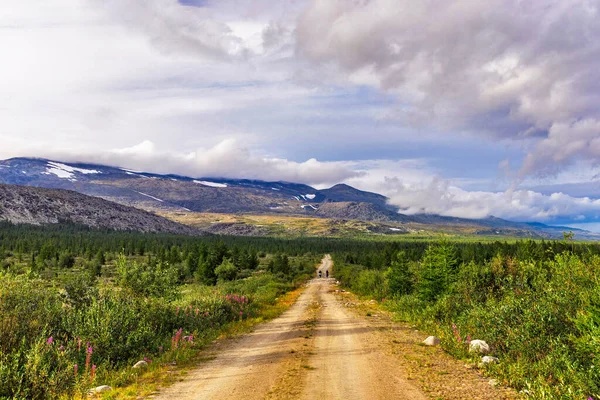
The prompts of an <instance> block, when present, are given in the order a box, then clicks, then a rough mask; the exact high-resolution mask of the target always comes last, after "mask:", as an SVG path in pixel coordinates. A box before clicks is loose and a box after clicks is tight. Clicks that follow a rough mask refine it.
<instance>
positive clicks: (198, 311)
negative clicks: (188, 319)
mask: <svg viewBox="0 0 600 400" xmlns="http://www.w3.org/2000/svg"><path fill="white" fill-rule="evenodd" d="M198 313H200V310H199V309H198V308H196V317H197V316H198Z"/></svg>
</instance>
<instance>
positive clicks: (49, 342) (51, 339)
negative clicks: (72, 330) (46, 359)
mask: <svg viewBox="0 0 600 400" xmlns="http://www.w3.org/2000/svg"><path fill="white" fill-rule="evenodd" d="M52 343H54V338H53V337H52V336H50V337H49V338H48V340H46V344H48V345H50V344H52Z"/></svg>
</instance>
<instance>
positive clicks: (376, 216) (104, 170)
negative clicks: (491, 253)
mask: <svg viewBox="0 0 600 400" xmlns="http://www.w3.org/2000/svg"><path fill="white" fill-rule="evenodd" d="M0 183H5V184H14V185H24V186H34V187H41V188H50V189H67V190H71V191H75V192H79V193H82V194H85V195H89V196H94V197H101V198H103V199H106V200H110V201H112V202H116V203H120V204H123V205H127V206H133V207H137V208H141V209H144V210H150V211H153V212H157V211H158V212H183V213H185V212H203V213H223V214H262V215H285V216H313V217H321V218H333V219H345V220H358V221H369V222H375V223H384V224H392V225H391V226H392V227H393V228H394V229H393V230H391V232H406V231H414V229H412V230H411V228H410V227H409V226H408V225H410V224H416V225H418V228H415V229H417V230H419V229H426V228H427V227H432V228H433V229H435V230H437V231H443V230H444V227H452V228H456V229H459V230H464V231H468V232H469V233H470V234H476V235H488V236H495V235H496V236H521V237H533V238H561V237H562V231H564V230H566V229H568V230H573V231H575V230H574V229H571V228H564V227H551V226H547V225H544V224H539V223H535V224H534V223H522V222H512V221H507V220H503V219H501V218H496V217H491V216H490V217H488V218H484V219H478V220H473V219H466V218H455V217H445V216H440V215H435V214H417V215H405V214H401V213H399V212H398V208H397V207H395V206H392V205H390V204H389V203H388V198H387V197H385V196H382V195H381V194H377V193H371V192H366V191H362V190H358V189H356V188H353V187H352V186H349V185H346V184H337V185H334V186H332V187H331V188H328V189H322V190H317V189H315V188H313V187H311V186H308V185H304V184H299V183H292V182H281V181H280V182H266V181H260V180H251V179H225V178H213V177H186V176H180V175H174V174H170V175H159V174H152V173H147V172H141V171H132V170H128V169H125V168H118V167H111V166H105V165H97V164H86V163H68V162H61V161H53V160H47V159H40V158H12V159H9V160H3V161H0ZM390 229H391V228H390ZM385 230H389V229H388V228H385V229H384V231H385ZM235 231H236V232H242V233H243V232H250V231H252V232H251V233H253V234H254V233H256V230H249V229H248V228H246V227H237V228H236V229H235ZM577 236H578V238H588V239H597V238H598V237H600V236H598V235H596V234H593V233H590V232H586V231H582V230H578V231H577Z"/></svg>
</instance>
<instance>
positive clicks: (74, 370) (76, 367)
mask: <svg viewBox="0 0 600 400" xmlns="http://www.w3.org/2000/svg"><path fill="white" fill-rule="evenodd" d="M78 370H79V365H77V364H75V365H73V372H74V373H75V376H77V371H78Z"/></svg>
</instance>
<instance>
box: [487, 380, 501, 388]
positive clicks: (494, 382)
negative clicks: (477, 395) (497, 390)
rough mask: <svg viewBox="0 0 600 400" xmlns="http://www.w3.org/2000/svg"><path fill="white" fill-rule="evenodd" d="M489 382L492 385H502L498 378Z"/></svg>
mask: <svg viewBox="0 0 600 400" xmlns="http://www.w3.org/2000/svg"><path fill="white" fill-rule="evenodd" d="M488 383H489V384H490V385H492V386H498V385H500V382H498V381H497V380H496V379H490V380H489V381H488Z"/></svg>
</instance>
